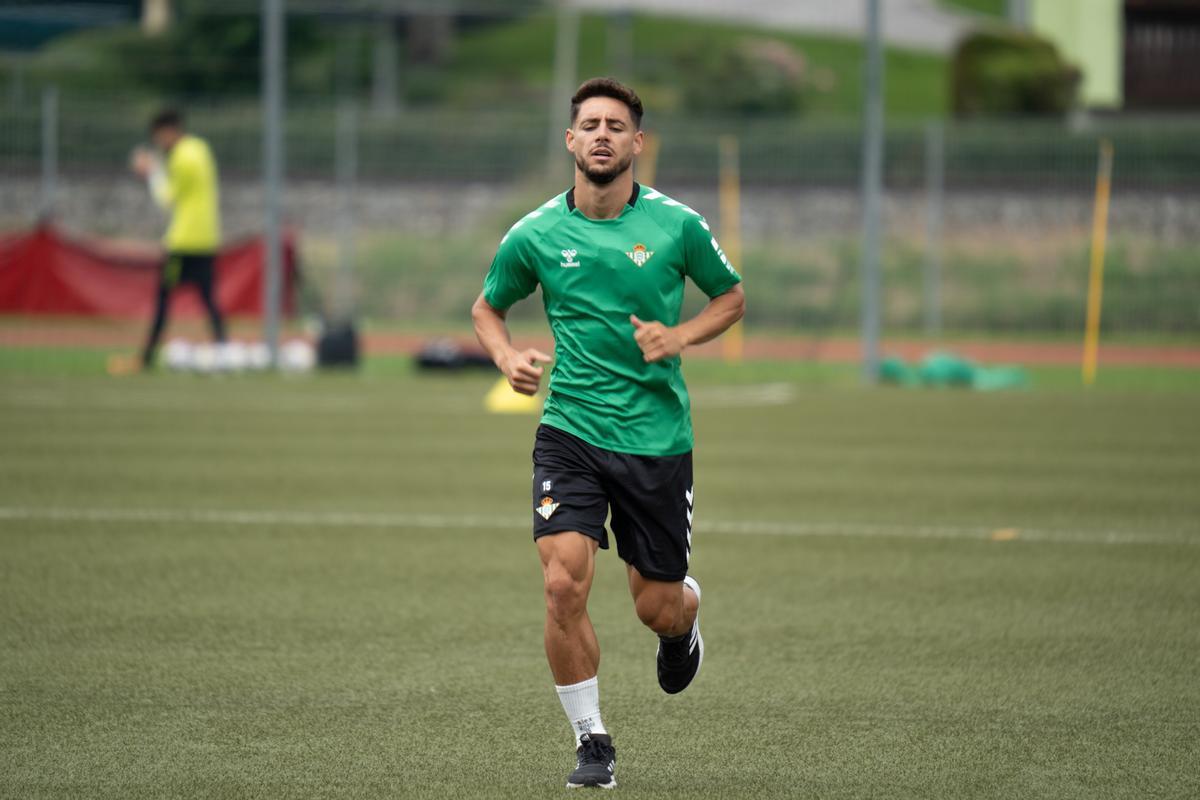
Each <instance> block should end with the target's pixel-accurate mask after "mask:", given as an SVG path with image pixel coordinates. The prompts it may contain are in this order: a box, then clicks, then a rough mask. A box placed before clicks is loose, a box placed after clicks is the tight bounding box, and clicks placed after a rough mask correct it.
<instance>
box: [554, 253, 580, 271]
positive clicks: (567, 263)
mask: <svg viewBox="0 0 1200 800" xmlns="http://www.w3.org/2000/svg"><path fill="white" fill-rule="evenodd" d="M578 255H579V251H578V250H563V251H562V257H563V260H562V261H561V262H559V266H560V267H578V266H579V262H578V261H576V260H575V259H576V257H577V256H578Z"/></svg>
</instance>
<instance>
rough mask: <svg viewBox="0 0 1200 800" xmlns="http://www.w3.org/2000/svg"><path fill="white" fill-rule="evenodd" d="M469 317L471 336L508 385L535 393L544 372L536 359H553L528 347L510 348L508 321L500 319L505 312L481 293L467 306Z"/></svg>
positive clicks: (528, 392)
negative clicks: (484, 351)
mask: <svg viewBox="0 0 1200 800" xmlns="http://www.w3.org/2000/svg"><path fill="white" fill-rule="evenodd" d="M471 319H472V320H473V321H474V322H475V337H476V338H477V339H479V343H480V344H481V345H483V349H484V350H486V351H487V353H488V355H489V356H491V357H492V361H493V362H495V364H496V366H497V367H498V368H499V369H500V371H501V372H503V373H504V377H505V378H508V384H509V386H511V387H512V388H513V389H514V390H516V391H518V392H520V393H521V394H530V395H532V394H537V390H538V386H539V385H540V383H541V380H542V373H543V372H545V368H544V367H540V366H538V362H539V361H540V362H542V363H545V364H548V363H550V361H552V360H553V359H551V357H550V356H548V355H546V354H545V353H543V352H542V351H541V350H536V349H534V348H532V347H531V348H529V349H528V350H517V349H516V348H515V347H513V346H512V337H511V336H510V335H509V333H508V323H506V322H505V321H504V320H505V312H503V311H500V310H498V309H495V308H493V307H492V306H491V304H490V303H488V301H487V300H485V299H484V298H483V295H482V294H480V295H479V297H478V298H477V299H476V300H475V304H474V305H473V306H471Z"/></svg>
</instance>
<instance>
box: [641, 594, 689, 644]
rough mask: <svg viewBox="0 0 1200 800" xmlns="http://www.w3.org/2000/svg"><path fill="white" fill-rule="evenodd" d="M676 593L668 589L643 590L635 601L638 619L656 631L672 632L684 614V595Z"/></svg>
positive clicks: (662, 632) (660, 632) (661, 632)
mask: <svg viewBox="0 0 1200 800" xmlns="http://www.w3.org/2000/svg"><path fill="white" fill-rule="evenodd" d="M675 594H676V593H673V592H667V591H652V592H650V591H648V592H643V593H642V594H641V595H639V596H638V598H637V600H636V602H635V603H634V606H635V608H636V609H637V615H638V619H640V620H641V621H642V624H643V625H645V626H646V627H647V628H649V629H650V630H652V631H654V632H655V633H658V634H664V635H665V634H668V633H670V632H671V631H672V630H673V629H674V628H675V627H676V626H677V625H678V622H679V617H680V615H681V614H683V597H682V595H679V596H675Z"/></svg>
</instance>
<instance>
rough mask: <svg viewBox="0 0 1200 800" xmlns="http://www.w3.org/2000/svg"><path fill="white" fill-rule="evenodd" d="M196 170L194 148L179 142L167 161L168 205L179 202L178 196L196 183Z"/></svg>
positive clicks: (185, 192)
mask: <svg viewBox="0 0 1200 800" xmlns="http://www.w3.org/2000/svg"><path fill="white" fill-rule="evenodd" d="M198 171H199V169H198V165H197V163H196V152H195V150H194V148H192V147H190V146H188V145H187V144H186V143H182V142H181V143H180V144H179V145H178V146H177V147H176V150H175V151H173V152H172V153H171V157H170V159H169V160H168V163H167V203H168V204H169V205H174V204H175V203H177V202H179V198H181V197H183V196H184V195H185V194H187V192H188V191H189V190H190V189H191V188H192V186H193V184H195V183H196V173H197V172H198Z"/></svg>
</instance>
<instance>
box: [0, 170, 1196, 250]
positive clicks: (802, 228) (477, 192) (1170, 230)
mask: <svg viewBox="0 0 1200 800" xmlns="http://www.w3.org/2000/svg"><path fill="white" fill-rule="evenodd" d="M221 189H222V215H223V219H224V227H225V235H226V237H227V238H234V237H236V236H239V235H242V234H246V233H250V232H253V231H256V230H259V229H261V226H262V220H263V209H262V189H261V185H260V184H258V183H256V182H243V181H233V180H231V181H226V182H224V183H223V185H222V187H221ZM664 191H667V192H668V193H669V194H671V195H672V196H674V197H676V198H677V199H679V200H682V201H684V202H686V203H688V204H689V205H691V206H692V207H694V208H695V209H696V210H697V211H699V212H700V213H702V214H704V215H706V216H707V217H709V219H711V220H714V221H716V220H717V219H718V218H719V213H718V210H719V201H718V197H717V194H716V192H715V190H713V189H711V188H709V187H702V188H696V187H675V188H672V187H666V188H664ZM543 194H544V193H539V192H537V191H536V190H530V189H529V188H528V187H514V186H511V185H499V184H486V183H479V184H424V185H403V186H401V185H395V184H372V183H362V184H360V185H359V186H358V187H357V190H356V191H355V195H354V201H353V205H352V208H353V213H354V216H355V220H356V225H357V226H358V228H359V229H360V230H363V231H370V232H386V231H396V232H400V233H411V234H417V233H419V234H426V235H433V236H452V235H455V234H456V233H461V232H462V231H463V230H470V229H473V228H483V229H486V230H490V231H494V232H498V231H502V230H503V229H504V228H505V227H506V225H507V224H508V223H509V222H511V221H515V219H516V218H518V217H519V216H520V215H521V214H522V213H523V211H524V210H526V209H527V208H532V207H533V206H534V205H535V204H536V203H537V202H539V198H541V197H542V196H543ZM1092 202H1093V199H1092V196H1091V195H1090V194H1088V193H1078V194H1068V193H1039V192H1006V191H953V192H950V193H948V194H947V196H946V202H945V219H944V229H945V231H946V234H947V236H948V237H960V236H961V237H969V236H972V235H981V234H991V235H1000V236H1021V235H1028V234H1034V233H1036V234H1047V233H1055V232H1062V233H1071V234H1073V233H1076V232H1077V231H1078V230H1079V229H1080V228H1085V229H1086V227H1087V226H1089V225H1090V224H1091V219H1092ZM38 206H39V184H38V182H37V181H36V180H34V179H28V178H26V179H21V178H17V179H12V180H8V179H6V180H5V181H4V183H3V185H2V186H0V229H3V230H12V229H16V228H22V227H25V226H27V225H29V224H30V223H31V222H32V220H33V219H34V217H35V216H36V209H37V207H38ZM57 207H58V208H57V218H58V219H59V220H60V222H61V223H62V224H63V225H65V226H66V227H67V228H68V229H70V230H76V231H81V232H87V233H93V234H98V235H102V236H114V237H131V238H142V239H154V238H157V237H158V236H159V235H160V234H161V232H162V230H163V228H164V226H165V224H166V216H165V215H164V214H163V212H161V211H160V210H159V209H158V208H156V207H155V206H154V204H153V203H152V202H151V201H150V198H149V195H148V193H147V191H146V188H145V187H144V186H143V185H142V184H141V183H140V182H138V181H136V180H134V179H133V178H132V177H129V176H127V175H116V176H113V177H88V178H70V179H62V180H60V183H59V186H58V203H57ZM339 208H340V195H339V192H338V190H337V187H336V186H335V185H334V184H332V183H328V182H317V181H292V182H289V183H288V185H287V193H286V201H285V214H286V219H287V220H288V221H289V222H291V223H293V224H296V225H298V226H299V227H300V229H301V231H302V232H304V233H305V234H307V235H310V236H315V237H325V236H328V237H332V236H334V235H335V233H336V229H337V220H338V214H339ZM925 213H926V211H925V197H924V194H923V193H922V192H913V191H903V192H899V191H893V192H889V193H888V195H887V198H886V204H885V218H886V221H887V225H888V230H889V233H890V234H892V235H896V236H898V237H901V238H905V237H911V238H920V237H921V236H922V235H923V232H924V230H925ZM742 216H743V239H744V240H745V241H747V242H749V241H753V240H754V239H759V240H770V241H778V240H790V239H804V238H809V237H826V236H831V235H832V236H854V235H856V233H857V231H858V229H859V226H860V224H861V219H860V213H859V200H858V193H857V191H855V190H850V189H812V188H804V189H800V190H787V189H780V188H774V187H772V188H759V187H747V188H746V189H745V190H744V191H743V195H742ZM1110 219H1111V225H1112V230H1113V232H1114V233H1132V234H1141V235H1146V236H1151V237H1154V238H1156V239H1159V240H1160V241H1161V242H1163V243H1164V244H1182V243H1185V242H1197V241H1200V194H1187V193H1181V194H1168V193H1122V192H1121V191H1120V190H1119V188H1118V190H1117V191H1116V192H1115V193H1114V195H1113V199H1112V207H1111V215H1110Z"/></svg>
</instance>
